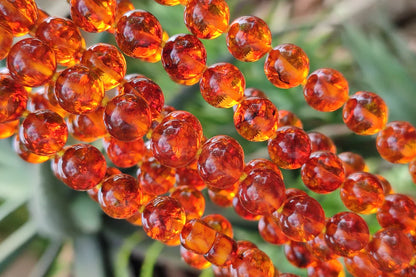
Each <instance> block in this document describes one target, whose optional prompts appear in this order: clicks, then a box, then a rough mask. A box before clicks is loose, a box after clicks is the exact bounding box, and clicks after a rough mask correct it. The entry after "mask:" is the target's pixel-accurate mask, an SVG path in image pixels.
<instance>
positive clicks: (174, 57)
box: [162, 34, 207, 85]
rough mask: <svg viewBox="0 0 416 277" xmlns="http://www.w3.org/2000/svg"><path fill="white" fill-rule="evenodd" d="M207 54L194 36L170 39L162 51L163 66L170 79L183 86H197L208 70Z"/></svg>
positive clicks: (187, 35)
mask: <svg viewBox="0 0 416 277" xmlns="http://www.w3.org/2000/svg"><path fill="white" fill-rule="evenodd" d="M206 63H207V52H206V50H205V47H204V45H203V44H202V42H201V41H200V40H199V39H198V38H197V37H196V36H194V35H189V34H178V35H174V36H172V37H170V38H169V39H168V41H167V42H166V44H165V46H164V47H163V50H162V65H163V67H164V68H165V70H166V72H167V73H168V74H169V77H170V78H171V79H172V80H173V81H175V82H177V83H179V84H183V85H193V84H196V83H197V82H198V81H199V80H200V79H201V77H202V73H204V71H205V69H206Z"/></svg>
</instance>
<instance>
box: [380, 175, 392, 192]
mask: <svg viewBox="0 0 416 277" xmlns="http://www.w3.org/2000/svg"><path fill="white" fill-rule="evenodd" d="M376 177H377V178H378V180H379V181H380V184H381V186H382V187H383V192H384V195H388V194H391V193H393V189H392V188H391V184H390V182H389V181H387V179H386V178H384V177H383V176H381V175H379V174H376Z"/></svg>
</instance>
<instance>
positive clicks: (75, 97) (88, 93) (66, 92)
mask: <svg viewBox="0 0 416 277" xmlns="http://www.w3.org/2000/svg"><path fill="white" fill-rule="evenodd" d="M55 96H56V99H57V100H58V103H59V105H60V106H61V107H62V108H63V109H64V110H66V111H67V112H69V113H72V114H85V113H89V112H93V111H95V110H97V109H98V108H99V107H100V106H101V102H102V100H103V98H104V88H103V83H102V82H101V81H100V79H99V78H98V75H96V74H95V72H93V71H91V70H90V69H89V68H88V67H85V66H82V65H75V66H73V67H70V68H67V69H65V70H64V71H62V72H61V73H60V74H59V76H58V78H57V79H56V82H55Z"/></svg>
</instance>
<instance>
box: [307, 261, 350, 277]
mask: <svg viewBox="0 0 416 277" xmlns="http://www.w3.org/2000/svg"><path fill="white" fill-rule="evenodd" d="M323 276H325V277H344V276H345V273H344V267H343V266H342V263H341V262H340V261H338V260H329V261H326V262H318V263H316V264H315V265H314V266H309V267H308V277H323Z"/></svg>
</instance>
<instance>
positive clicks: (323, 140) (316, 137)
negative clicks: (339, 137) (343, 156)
mask: <svg viewBox="0 0 416 277" xmlns="http://www.w3.org/2000/svg"><path fill="white" fill-rule="evenodd" d="M308 136H309V139H310V140H311V152H316V151H329V152H332V153H334V154H336V153H337V147H336V146H335V143H334V142H333V141H332V139H330V138H329V137H327V136H325V135H324V134H322V133H319V132H308ZM338 157H339V156H338Z"/></svg>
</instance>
